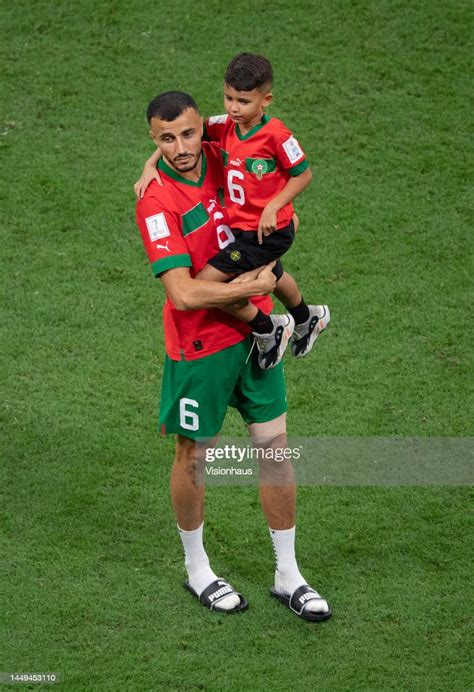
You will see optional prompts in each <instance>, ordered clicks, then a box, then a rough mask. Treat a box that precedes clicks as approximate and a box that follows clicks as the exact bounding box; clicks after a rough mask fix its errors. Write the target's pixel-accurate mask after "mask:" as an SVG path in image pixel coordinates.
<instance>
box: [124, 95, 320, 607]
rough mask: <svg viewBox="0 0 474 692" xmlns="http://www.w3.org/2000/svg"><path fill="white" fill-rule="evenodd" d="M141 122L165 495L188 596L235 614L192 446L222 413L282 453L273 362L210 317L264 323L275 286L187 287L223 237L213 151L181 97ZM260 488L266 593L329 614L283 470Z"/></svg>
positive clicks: (226, 233)
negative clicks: (241, 309) (169, 464)
mask: <svg viewBox="0 0 474 692" xmlns="http://www.w3.org/2000/svg"><path fill="white" fill-rule="evenodd" d="M147 118H148V122H149V124H150V130H151V134H152V137H153V139H154V141H155V143H156V144H157V145H159V146H160V148H161V151H162V153H163V158H162V160H161V161H160V164H159V167H160V174H161V178H162V182H163V184H162V186H159V185H158V184H157V183H156V182H154V183H152V184H151V185H150V186H149V188H148V189H147V191H146V193H145V195H144V197H143V198H142V199H140V200H139V201H138V203H137V223H138V226H139V228H140V232H141V234H142V238H143V241H144V244H145V248H146V251H147V253H148V256H149V259H150V262H151V265H152V271H153V273H154V275H155V276H156V277H159V278H160V280H161V281H162V283H163V285H164V288H165V291H166V294H167V299H166V302H165V306H164V328H165V345H166V357H165V365H164V373H163V386H162V396H161V407H160V425H161V430H162V432H163V433H165V434H169V433H176V434H177V437H176V455H175V460H174V464H173V468H172V472H171V497H172V502H173V507H174V511H175V514H176V519H177V523H178V529H179V533H180V537H181V540H182V543H183V547H184V552H185V566H186V570H187V573H188V580H187V581H186V587H187V588H188V590H189V591H190V592H191V593H192V594H193V595H194V596H196V597H197V598H198V599H199V600H200V602H201V603H202V604H203V605H205V606H206V607H208V608H210V609H213V610H216V611H219V612H226V613H235V612H239V611H241V610H245V608H246V607H247V601H246V600H245V598H244V597H243V596H242V595H241V594H239V593H238V592H236V591H235V590H234V589H233V587H232V586H231V585H230V584H229V583H228V582H227V581H225V580H224V579H221V578H218V577H217V576H216V574H215V573H214V572H213V571H212V569H211V567H210V564H209V559H208V557H207V554H206V552H205V550H204V546H203V539H202V535H203V519H204V487H203V485H201V484H198V483H197V482H196V467H197V465H198V464H199V459H197V445H196V440H197V439H199V438H212V437H215V436H216V435H217V434H218V432H219V430H220V428H221V426H222V422H223V420H224V417H225V413H226V409H227V406H228V405H231V406H234V407H236V408H237V409H238V410H239V412H240V413H241V415H242V417H243V418H244V420H245V421H246V423H247V424H248V427H249V432H250V434H251V436H252V439H253V440H255V441H262V440H265V442H266V444H267V445H268V446H277V447H284V446H286V421H285V412H286V409H287V403H286V396H285V385H284V378H283V372H282V366H281V364H280V365H279V366H277V367H275V368H273V369H270V370H262V369H261V368H259V367H258V363H257V361H256V358H255V357H254V356H255V354H254V353H252V341H251V338H250V337H249V334H250V328H249V327H248V326H247V325H245V324H244V323H242V322H240V321H239V320H236V319H234V318H233V317H231V316H230V315H227V314H226V313H224V312H222V311H221V310H219V309H217V308H219V307H220V306H226V305H229V304H232V303H235V302H236V301H240V300H242V299H247V298H251V299H252V300H253V301H255V302H256V304H257V305H258V306H259V308H260V309H262V310H263V311H265V313H268V312H269V311H270V310H271V300H270V299H269V298H268V296H267V294H268V293H269V292H270V291H271V290H272V289H273V288H274V283H275V276H274V274H273V272H272V269H273V267H272V265H269V266H267V267H265V268H263V269H262V270H259V271H258V272H257V273H256V276H254V277H250V278H249V280H248V281H245V282H242V281H240V282H234V283H216V282H212V281H206V280H200V279H195V278H194V277H195V276H196V274H198V273H199V271H200V270H201V269H202V267H204V266H205V265H206V263H207V262H208V260H209V258H210V257H213V256H214V255H215V254H216V253H217V252H219V250H220V249H222V248H224V247H225V246H226V244H227V243H228V242H230V239H231V233H230V229H229V227H228V226H227V224H226V218H225V216H224V211H223V209H222V208H221V206H220V203H219V189H220V188H221V187H222V184H223V179H222V166H221V163H220V151H219V147H218V146H216V145H215V144H212V143H206V142H204V143H201V136H202V119H201V117H200V115H199V111H198V109H197V106H196V104H195V102H194V101H193V99H192V98H191V97H190V96H188V95H187V94H183V93H181V92H167V93H165V94H161V95H160V96H158V97H157V98H156V99H154V100H153V101H152V102H151V103H150V105H149V107H148V111H147ZM261 480H262V483H261V488H260V497H261V502H262V508H263V511H264V513H265V516H266V518H267V521H268V524H269V528H270V533H271V536H272V539H273V544H274V547H275V551H276V555H277V571H276V575H275V588H274V589H273V590H272V593H273V594H274V595H276V596H277V597H278V598H279V599H280V600H282V601H283V602H285V603H286V605H288V606H289V607H290V608H291V609H292V610H294V611H295V612H296V613H297V614H298V615H300V616H301V617H303V618H305V619H310V620H321V619H326V618H327V617H329V616H330V609H329V606H328V604H327V603H326V601H325V600H324V599H322V598H321V597H320V596H319V594H317V593H316V592H315V591H314V590H313V589H311V587H309V586H308V585H307V584H306V582H305V580H304V579H303V577H302V576H301V574H300V572H299V570H298V567H297V563H296V559H295V554H294V523H295V495H296V493H295V483H294V476H293V469H292V467H291V463H290V462H288V463H286V461H285V462H283V463H280V464H278V465H274V464H272V465H271V467H270V465H269V464H266V466H265V469H264V470H263V473H262V476H261Z"/></svg>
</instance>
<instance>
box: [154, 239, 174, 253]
mask: <svg viewBox="0 0 474 692" xmlns="http://www.w3.org/2000/svg"><path fill="white" fill-rule="evenodd" d="M168 243H169V240H167V241H166V245H160V243H157V245H155V247H156V249H157V250H166V252H171V250H170V249H169V247H168Z"/></svg>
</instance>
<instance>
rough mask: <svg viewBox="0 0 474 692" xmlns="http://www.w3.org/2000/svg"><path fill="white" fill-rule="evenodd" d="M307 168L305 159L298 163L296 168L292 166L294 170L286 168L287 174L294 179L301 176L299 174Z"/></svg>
mask: <svg viewBox="0 0 474 692" xmlns="http://www.w3.org/2000/svg"><path fill="white" fill-rule="evenodd" d="M307 168H309V163H308V162H307V161H306V159H305V160H304V161H302V162H301V163H299V164H298V165H297V166H294V168H288V173H289V174H290V175H291V176H293V177H295V176H297V175H301V173H303V172H304V171H305V170H306V169H307Z"/></svg>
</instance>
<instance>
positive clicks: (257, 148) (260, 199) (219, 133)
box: [206, 115, 309, 231]
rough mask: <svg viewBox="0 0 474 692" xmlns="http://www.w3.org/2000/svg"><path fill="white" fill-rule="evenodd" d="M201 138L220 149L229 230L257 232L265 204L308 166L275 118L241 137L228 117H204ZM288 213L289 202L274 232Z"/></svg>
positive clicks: (285, 222)
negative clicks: (207, 139)
mask: <svg viewBox="0 0 474 692" xmlns="http://www.w3.org/2000/svg"><path fill="white" fill-rule="evenodd" d="M206 134H207V136H208V138H209V139H211V140H212V141H215V142H219V146H220V148H221V154H222V160H223V163H224V174H225V186H224V196H225V207H226V211H227V213H228V215H229V221H230V225H231V227H232V228H241V229H242V230H244V231H255V230H257V228H258V223H259V221H260V217H261V215H262V212H263V210H264V208H265V206H266V205H267V204H268V202H269V201H270V200H271V199H273V198H274V197H275V196H276V195H277V194H278V193H279V192H280V191H281V190H283V188H284V187H285V185H286V184H287V182H288V180H289V179H290V177H291V176H296V175H299V174H300V173H303V171H305V170H306V169H307V168H308V167H309V164H308V161H307V160H306V157H305V153H304V151H303V150H302V148H301V147H300V145H299V143H298V141H297V140H296V138H295V137H294V136H293V134H292V133H291V132H290V130H289V129H288V128H287V127H286V125H284V124H283V123H282V121H281V120H278V118H270V117H269V116H267V115H264V116H263V118H262V120H261V121H260V123H259V124H258V125H255V127H253V128H252V129H251V130H250V131H249V132H247V134H245V135H242V134H241V132H240V129H239V126H238V124H234V123H233V122H232V120H231V118H230V117H229V116H228V115H216V116H214V117H211V118H207V120H206ZM293 213H294V209H293V205H292V204H291V203H289V204H287V205H286V206H285V207H283V208H282V209H280V211H279V212H278V215H277V228H283V227H284V226H287V225H288V224H289V223H290V221H291V219H292V217H293Z"/></svg>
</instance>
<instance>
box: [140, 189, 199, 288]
mask: <svg viewBox="0 0 474 692" xmlns="http://www.w3.org/2000/svg"><path fill="white" fill-rule="evenodd" d="M136 217H137V224H138V227H139V229H140V233H141V235H142V239H143V243H144V245H145V250H146V253H147V255H148V259H149V260H150V264H151V269H152V271H153V274H154V275H155V276H156V277H159V276H160V275H161V274H163V272H165V271H168V269H175V268H176V267H191V266H192V262H191V257H190V256H189V252H188V248H187V246H186V242H185V240H184V238H183V235H182V233H181V227H180V219H179V218H178V214H177V213H176V212H173V211H172V210H169V209H167V208H166V207H165V206H164V205H161V204H160V203H159V200H157V199H156V198H155V197H152V196H150V197H144V198H143V199H140V200H139V201H138V203H137V213H136Z"/></svg>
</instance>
